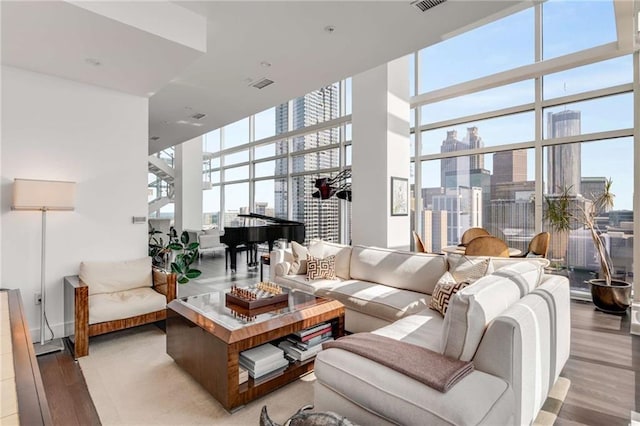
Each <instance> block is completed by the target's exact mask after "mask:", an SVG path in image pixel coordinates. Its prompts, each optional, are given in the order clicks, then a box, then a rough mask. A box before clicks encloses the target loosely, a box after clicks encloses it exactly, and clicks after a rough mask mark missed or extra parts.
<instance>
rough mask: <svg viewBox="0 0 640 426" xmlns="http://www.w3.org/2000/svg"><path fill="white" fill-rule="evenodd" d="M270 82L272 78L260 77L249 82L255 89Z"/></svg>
mask: <svg viewBox="0 0 640 426" xmlns="http://www.w3.org/2000/svg"><path fill="white" fill-rule="evenodd" d="M270 84H273V80H269V79H268V78H261V79H259V80H258V81H256V82H254V83H251V87H255V88H256V89H264V88H265V87H267V86H268V85H270Z"/></svg>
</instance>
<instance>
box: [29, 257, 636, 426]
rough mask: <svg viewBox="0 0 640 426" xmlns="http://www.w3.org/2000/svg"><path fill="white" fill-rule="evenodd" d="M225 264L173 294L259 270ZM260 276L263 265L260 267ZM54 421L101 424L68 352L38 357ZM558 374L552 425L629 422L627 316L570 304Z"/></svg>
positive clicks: (208, 266)
mask: <svg viewBox="0 0 640 426" xmlns="http://www.w3.org/2000/svg"><path fill="white" fill-rule="evenodd" d="M241 265H245V263H244V257H239V258H238V269H239V271H238V273H237V274H231V273H230V271H228V270H225V268H224V257H222V256H220V255H219V254H218V255H217V256H216V257H212V256H211V255H206V256H204V257H203V258H202V259H201V261H200V263H199V264H198V266H197V267H198V268H199V269H201V270H202V271H203V275H202V276H201V277H200V279H198V280H194V281H193V282H191V283H188V284H183V285H180V286H179V289H178V296H179V297H184V296H189V295H192V294H200V293H205V292H207V291H210V290H215V289H219V288H221V287H224V286H229V285H231V283H236V284H243V283H253V282H256V281H258V280H259V278H260V271H259V269H256V270H247V269H246V267H242V269H241ZM265 276H268V268H267V267H265ZM38 363H39V365H40V369H41V371H42V379H43V382H44V386H45V390H46V392H47V398H48V400H49V406H50V409H51V413H52V416H53V420H54V423H55V424H56V425H94V424H100V420H99V418H98V415H97V412H96V411H95V408H94V407H93V403H92V401H91V398H90V396H89V393H88V391H87V387H86V384H85V382H84V378H83V377H82V373H81V371H80V368H79V367H78V364H77V363H76V362H74V361H73V359H72V358H71V356H70V354H69V352H68V351H65V352H58V353H57V354H49V355H44V356H41V357H38ZM562 376H564V377H566V378H568V379H570V380H571V387H570V388H569V393H568V394H567V398H566V400H565V403H564V405H563V406H562V409H561V410H560V413H559V417H558V420H557V421H556V425H562V426H565V425H579V424H585V425H607V426H609V425H628V424H629V422H630V420H629V419H630V413H631V411H637V410H638V408H639V407H640V400H639V398H640V337H637V336H632V335H630V334H629V316H628V315H625V316H616V315H609V314H604V313H602V312H599V311H596V310H595V309H594V308H593V305H592V304H591V303H586V302H578V301H574V302H572V303H571V357H570V359H569V361H568V362H567V364H566V366H565V368H564V370H563V372H562Z"/></svg>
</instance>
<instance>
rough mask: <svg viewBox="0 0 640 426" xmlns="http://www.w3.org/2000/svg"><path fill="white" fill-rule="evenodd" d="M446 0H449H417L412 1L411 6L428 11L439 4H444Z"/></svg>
mask: <svg viewBox="0 0 640 426" xmlns="http://www.w3.org/2000/svg"><path fill="white" fill-rule="evenodd" d="M445 1H447V0H417V1H413V2H411V6H414V7H416V8H418V9H420V11H421V12H426V11H427V10H429V9H431V8H432V7H436V6H437V5H439V4H442V3H444V2H445Z"/></svg>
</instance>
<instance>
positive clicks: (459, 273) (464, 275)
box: [450, 256, 493, 283]
mask: <svg viewBox="0 0 640 426" xmlns="http://www.w3.org/2000/svg"><path fill="white" fill-rule="evenodd" d="M450 272H451V275H453V278H454V279H455V281H456V282H458V283H459V282H462V281H467V282H469V283H471V282H473V281H475V280H477V279H479V278H482V277H484V276H485V275H488V274H491V273H492V272H493V265H492V263H491V259H489V258H486V257H484V258H483V257H471V256H462V257H460V260H458V263H456V266H454V267H453V269H452V270H451V271H450Z"/></svg>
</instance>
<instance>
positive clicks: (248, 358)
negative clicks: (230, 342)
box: [240, 343, 289, 385]
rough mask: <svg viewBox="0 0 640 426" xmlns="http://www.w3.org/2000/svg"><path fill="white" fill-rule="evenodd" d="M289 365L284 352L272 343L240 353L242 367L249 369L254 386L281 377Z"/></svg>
mask: <svg viewBox="0 0 640 426" xmlns="http://www.w3.org/2000/svg"><path fill="white" fill-rule="evenodd" d="M288 365H289V362H288V361H287V360H286V359H285V357H284V352H283V350H282V349H280V348H277V347H275V346H273V345H272V344H270V343H266V344H264V345H260V346H256V347H255V348H251V349H248V350H246V351H242V352H240V367H242V368H245V369H247V371H248V372H249V376H251V377H252V378H253V380H254V385H256V384H260V383H263V382H264V381H266V380H269V379H272V378H274V377H276V376H279V375H280V374H282V372H283V371H284V370H285V369H286V368H287V366H288Z"/></svg>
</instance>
